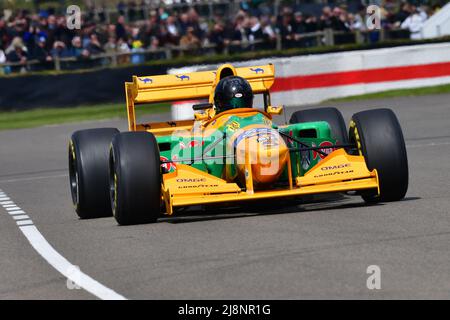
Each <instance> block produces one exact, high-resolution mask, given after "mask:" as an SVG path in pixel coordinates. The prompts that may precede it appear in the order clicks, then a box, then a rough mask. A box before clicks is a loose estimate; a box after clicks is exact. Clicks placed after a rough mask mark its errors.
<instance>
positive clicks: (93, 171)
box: [69, 64, 408, 224]
mask: <svg viewBox="0 0 450 320" xmlns="http://www.w3.org/2000/svg"><path fill="white" fill-rule="evenodd" d="M274 81H275V79H274V66H273V65H271V64H268V65H265V66H254V67H241V68H235V67H233V66H232V65H229V64H227V65H222V66H221V67H220V68H218V70H215V71H204V72H194V73H188V74H182V75H162V76H152V77H136V76H134V77H133V82H130V83H126V84H125V91H126V102H127V112H128V124H129V132H124V133H120V132H119V131H118V130H117V129H113V128H101V129H88V130H81V131H77V132H75V133H73V135H72V137H71V139H70V143H69V173H70V187H71V193H72V199H73V203H74V205H75V208H76V211H77V213H78V215H79V217H81V218H95V217H101V216H111V215H114V217H115V218H116V220H117V222H118V223H119V224H136V223H148V222H155V221H156V220H157V218H158V217H159V216H160V215H161V214H162V213H165V214H167V215H172V214H173V213H174V212H176V211H177V208H181V207H187V206H192V205H208V204H212V203H223V205H226V204H229V203H236V202H244V201H252V200H258V199H268V198H281V197H290V198H296V197H297V198H298V197H302V196H305V195H313V194H322V193H341V192H347V191H352V194H357V195H360V196H362V198H363V199H364V200H365V201H366V202H378V201H395V200H400V199H402V198H403V197H404V196H405V194H406V191H407V188H408V162H407V155H406V148H405V142H404V139H403V134H402V130H401V127H400V125H399V122H398V120H397V117H396V116H395V114H394V113H393V112H392V111H391V110H389V109H372V110H368V111H362V112H358V113H356V114H354V115H353V117H352V119H351V121H350V125H349V131H347V129H346V126H345V123H344V120H343V117H342V115H341V113H340V112H339V111H338V110H337V109H335V108H313V109H308V110H300V111H297V112H295V113H294V114H293V115H292V116H291V118H290V122H289V124H284V125H276V124H275V123H274V122H273V121H272V117H273V116H274V115H280V114H281V113H282V111H283V109H282V107H277V106H272V105H271V102H270V101H271V100H270V93H269V90H270V88H271V86H272V85H273V83H274ZM254 95H261V96H262V98H263V101H264V109H262V108H261V109H258V108H254V107H253V106H252V101H253V97H254ZM192 99H197V100H199V99H204V100H205V102H204V103H200V104H196V105H194V106H193V108H194V110H195V114H194V115H195V119H193V120H184V121H168V122H162V123H144V124H138V123H137V122H136V116H135V107H138V105H139V104H151V103H161V102H171V101H189V100H192ZM206 99H208V100H206ZM347 132H349V133H347Z"/></svg>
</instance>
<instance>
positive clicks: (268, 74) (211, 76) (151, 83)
mask: <svg viewBox="0 0 450 320" xmlns="http://www.w3.org/2000/svg"><path fill="white" fill-rule="evenodd" d="M230 75H237V76H240V77H243V78H245V79H247V81H248V82H249V83H250V85H251V86H252V90H253V93H254V94H260V93H262V94H264V97H265V100H264V101H265V104H266V105H268V104H270V94H269V90H270V88H271V87H272V85H273V83H274V81H275V69H274V66H273V64H267V65H264V66H254V67H241V68H234V67H233V66H232V65H230V64H225V65H222V66H220V67H219V68H218V69H217V70H215V71H200V72H192V73H184V74H168V75H161V76H143V77H139V76H133V82H126V83H125V93H126V99H127V101H126V102H127V111H128V123H129V129H130V130H132V131H134V130H136V116H135V111H134V107H135V106H136V105H139V104H151V103H162V102H173V101H185V100H196V99H208V100H209V102H213V98H214V97H213V94H214V90H215V87H216V85H217V83H218V82H219V81H220V79H222V78H223V77H226V76H230Z"/></svg>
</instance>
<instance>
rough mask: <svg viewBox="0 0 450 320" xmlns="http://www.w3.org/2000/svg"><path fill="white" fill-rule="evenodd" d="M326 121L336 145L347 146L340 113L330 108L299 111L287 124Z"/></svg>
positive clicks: (345, 131) (344, 128)
mask: <svg viewBox="0 0 450 320" xmlns="http://www.w3.org/2000/svg"><path fill="white" fill-rule="evenodd" d="M313 121H326V122H328V124H329V125H330V128H331V135H332V136H333V138H334V139H336V144H347V143H348V136H347V128H346V126H345V121H344V118H343V117H342V113H341V112H340V111H339V110H338V109H336V108H332V107H328V108H316V109H307V110H299V111H296V112H294V113H293V114H292V116H291V119H290V120H289V123H291V124H292V123H301V122H313Z"/></svg>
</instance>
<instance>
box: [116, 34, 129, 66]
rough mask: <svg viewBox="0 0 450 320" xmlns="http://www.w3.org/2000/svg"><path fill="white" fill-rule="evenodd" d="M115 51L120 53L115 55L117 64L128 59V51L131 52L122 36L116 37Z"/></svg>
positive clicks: (126, 61)
mask: <svg viewBox="0 0 450 320" xmlns="http://www.w3.org/2000/svg"><path fill="white" fill-rule="evenodd" d="M116 47H117V53H118V54H120V55H119V56H118V57H117V63H118V64H126V63H129V61H130V56H129V53H130V52H131V49H130V47H129V46H128V43H127V41H125V39H124V38H119V39H117V45H116Z"/></svg>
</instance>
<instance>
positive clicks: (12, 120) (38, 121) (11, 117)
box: [0, 103, 170, 130]
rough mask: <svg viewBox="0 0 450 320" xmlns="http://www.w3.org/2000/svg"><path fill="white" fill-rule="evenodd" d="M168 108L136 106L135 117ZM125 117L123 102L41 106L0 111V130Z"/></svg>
mask: <svg viewBox="0 0 450 320" xmlns="http://www.w3.org/2000/svg"><path fill="white" fill-rule="evenodd" d="M169 110H170V105H169V104H155V105H151V106H150V105H143V106H139V107H138V108H136V117H139V116H141V115H144V114H153V113H162V112H168V111H169ZM126 117H127V114H126V108H125V105H124V104H123V103H117V104H102V105H93V106H81V107H76V108H42V109H33V110H26V111H6V112H0V130H8V129H19V128H31V127H39V126H43V125H49V124H60V123H67V122H79V121H89V120H100V119H113V118H126Z"/></svg>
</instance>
